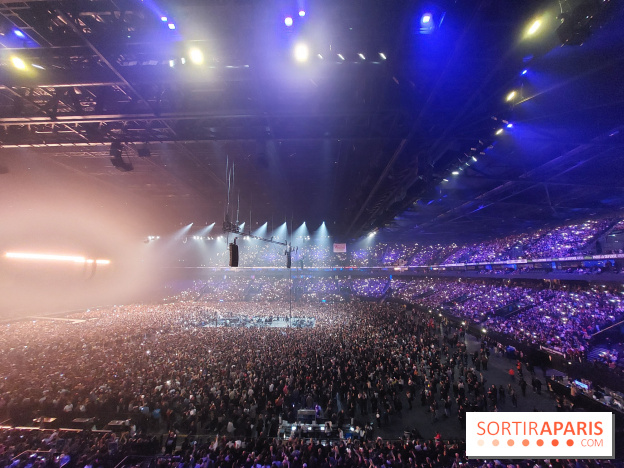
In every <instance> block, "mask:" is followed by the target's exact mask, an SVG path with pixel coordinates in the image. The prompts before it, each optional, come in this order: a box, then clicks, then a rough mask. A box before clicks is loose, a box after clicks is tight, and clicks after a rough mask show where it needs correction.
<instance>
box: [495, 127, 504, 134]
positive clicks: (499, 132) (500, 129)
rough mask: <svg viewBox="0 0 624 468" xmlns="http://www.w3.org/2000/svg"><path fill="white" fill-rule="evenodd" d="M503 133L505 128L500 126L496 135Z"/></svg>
mask: <svg viewBox="0 0 624 468" xmlns="http://www.w3.org/2000/svg"><path fill="white" fill-rule="evenodd" d="M501 133H503V129H502V128H499V129H498V130H496V132H495V135H500V134H501Z"/></svg>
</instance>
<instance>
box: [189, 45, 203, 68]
mask: <svg viewBox="0 0 624 468" xmlns="http://www.w3.org/2000/svg"><path fill="white" fill-rule="evenodd" d="M189 58H190V59H191V62H193V63H194V64H195V65H201V64H202V63H204V53H203V52H202V51H201V50H200V49H198V48H197V47H193V48H192V49H191V50H189Z"/></svg>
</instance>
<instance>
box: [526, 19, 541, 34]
mask: <svg viewBox="0 0 624 468" xmlns="http://www.w3.org/2000/svg"><path fill="white" fill-rule="evenodd" d="M541 25H542V20H539V19H536V20H535V21H533V23H531V26H529V29H527V34H528V35H529V36H532V35H533V34H535V33H536V32H537V30H538V29H539V28H540V26H541Z"/></svg>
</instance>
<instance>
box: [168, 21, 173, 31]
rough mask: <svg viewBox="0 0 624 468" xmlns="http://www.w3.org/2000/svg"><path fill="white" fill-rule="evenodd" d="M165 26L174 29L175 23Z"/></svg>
mask: <svg viewBox="0 0 624 468" xmlns="http://www.w3.org/2000/svg"><path fill="white" fill-rule="evenodd" d="M167 27H168V28H169V29H171V30H172V31H173V30H174V29H175V24H173V23H169V24H168V25H167Z"/></svg>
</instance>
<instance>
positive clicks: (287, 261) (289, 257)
mask: <svg viewBox="0 0 624 468" xmlns="http://www.w3.org/2000/svg"><path fill="white" fill-rule="evenodd" d="M291 265H292V257H291V254H290V252H289V251H288V250H287V251H286V268H290V267H291Z"/></svg>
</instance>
